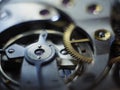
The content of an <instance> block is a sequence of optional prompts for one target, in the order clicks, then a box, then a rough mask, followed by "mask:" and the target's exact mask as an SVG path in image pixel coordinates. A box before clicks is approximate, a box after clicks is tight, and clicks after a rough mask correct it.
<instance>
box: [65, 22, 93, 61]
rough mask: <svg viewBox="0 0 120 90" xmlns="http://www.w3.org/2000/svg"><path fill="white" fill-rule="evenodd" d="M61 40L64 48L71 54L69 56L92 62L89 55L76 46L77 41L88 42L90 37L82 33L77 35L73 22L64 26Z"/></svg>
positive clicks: (77, 44)
mask: <svg viewBox="0 0 120 90" xmlns="http://www.w3.org/2000/svg"><path fill="white" fill-rule="evenodd" d="M79 31H80V30H79ZM63 41H64V45H65V47H66V50H67V51H68V52H69V53H70V54H71V56H73V57H74V58H76V59H77V60H80V61H82V62H87V63H91V62H92V58H91V57H89V56H85V55H83V54H82V52H86V50H85V49H84V50H81V51H79V50H78V49H77V48H76V47H77V46H79V43H88V42H90V39H89V38H88V36H86V35H84V34H83V33H82V34H79V35H77V30H76V26H75V25H74V24H70V25H69V26H68V27H67V28H66V30H65V32H64V36H63Z"/></svg>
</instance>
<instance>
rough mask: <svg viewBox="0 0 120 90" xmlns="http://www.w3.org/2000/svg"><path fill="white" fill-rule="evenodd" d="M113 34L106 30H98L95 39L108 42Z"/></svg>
mask: <svg viewBox="0 0 120 90" xmlns="http://www.w3.org/2000/svg"><path fill="white" fill-rule="evenodd" d="M110 37H111V33H110V32H109V31H107V30H105V29H101V30H97V31H96V32H95V39H97V40H101V41H106V40H108V39H110Z"/></svg>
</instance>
